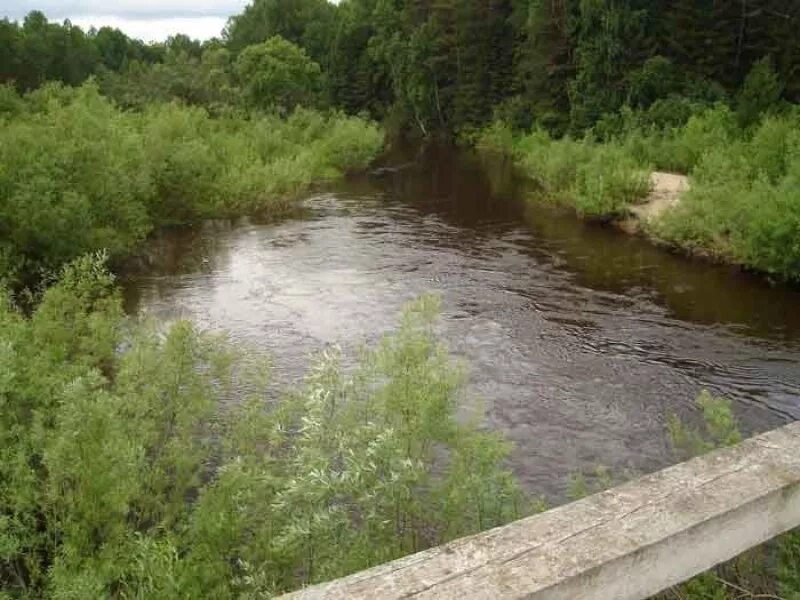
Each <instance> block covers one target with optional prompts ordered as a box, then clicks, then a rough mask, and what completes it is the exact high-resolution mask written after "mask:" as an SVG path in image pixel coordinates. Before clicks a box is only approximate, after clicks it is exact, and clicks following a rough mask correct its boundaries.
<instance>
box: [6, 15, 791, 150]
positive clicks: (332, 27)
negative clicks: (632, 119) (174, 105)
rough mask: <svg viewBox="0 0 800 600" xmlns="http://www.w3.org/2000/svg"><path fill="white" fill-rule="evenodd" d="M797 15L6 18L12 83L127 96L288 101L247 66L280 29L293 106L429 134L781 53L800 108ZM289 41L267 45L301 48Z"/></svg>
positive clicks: (663, 90) (710, 85) (559, 126)
mask: <svg viewBox="0 0 800 600" xmlns="http://www.w3.org/2000/svg"><path fill="white" fill-rule="evenodd" d="M798 25H800V5H798V4H797V3H796V2H793V1H791V0H737V1H735V2H729V1H722V0H700V1H695V0H670V1H667V0H657V1H645V0H344V1H343V2H340V3H339V4H331V3H329V2H328V1H327V0H254V2H253V3H251V4H250V5H249V6H248V7H247V8H246V9H245V10H244V11H243V12H242V13H241V14H239V15H235V16H233V17H231V18H230V20H229V22H228V25H227V27H226V28H225V30H224V31H223V32H222V33H221V37H220V38H219V39H214V40H210V41H206V42H203V43H200V42H197V41H193V40H190V39H189V38H188V37H186V36H176V37H173V38H170V39H169V40H168V41H166V42H165V43H159V44H143V43H142V42H139V41H136V40H131V39H130V38H128V37H127V36H125V35H124V34H122V33H121V32H119V31H118V30H114V29H110V28H102V29H100V30H97V31H94V30H90V31H89V32H83V31H82V30H81V29H80V28H79V27H75V26H73V25H71V24H70V23H69V22H64V23H63V24H54V23H48V21H47V20H46V18H45V17H44V15H43V14H42V13H39V12H34V13H31V14H30V15H28V17H26V18H25V20H24V21H23V22H22V23H12V22H10V21H8V20H6V21H3V22H0V65H2V67H0V68H1V69H2V72H0V81H5V82H9V81H13V82H15V84H16V85H17V86H18V87H19V88H20V89H22V90H29V89H33V88H35V87H37V86H38V85H40V84H41V83H42V82H44V81H46V80H59V81H63V82H64V83H68V84H72V85H74V84H77V83H80V82H82V81H83V80H85V79H86V78H88V77H90V76H96V77H99V78H100V79H101V80H102V81H104V82H105V86H104V90H105V91H106V92H107V93H109V94H110V95H112V97H115V98H117V99H119V100H121V101H122V103H123V104H125V103H127V104H129V105H135V104H136V103H137V102H138V103H141V102H144V101H146V100H148V99H149V98H150V96H152V95H160V97H161V98H163V97H164V96H168V97H173V98H175V97H177V98H180V99H182V100H184V101H186V102H188V103H193V104H204V105H213V106H219V105H220V103H225V102H228V103H235V102H237V101H238V99H239V98H241V97H244V98H246V100H247V101H248V102H251V103H255V104H261V105H263V104H268V103H270V102H273V101H274V98H271V97H270V90H269V85H267V86H259V85H256V86H255V87H252V86H251V88H250V89H247V90H243V89H242V87H246V86H247V85H249V84H250V79H249V78H250V77H251V76H252V75H253V72H252V69H251V70H250V71H247V70H246V69H245V72H242V69H241V68H237V61H238V60H239V59H240V58H241V56H242V55H243V54H246V53H250V54H251V56H250V60H248V61H243V63H241V64H240V67H241V66H242V65H243V64H245V63H249V64H250V65H255V66H258V65H259V62H258V60H253V53H254V51H253V50H252V49H251V47H253V46H263V45H264V44H265V43H267V42H269V40H271V39H272V38H275V37H276V36H279V37H280V38H282V39H283V40H284V41H285V42H288V43H290V44H292V45H294V46H295V47H296V48H295V49H294V53H295V54H298V53H299V55H300V59H298V58H297V56H295V57H294V59H291V58H289V59H287V60H288V62H290V63H291V62H292V60H294V62H298V60H299V62H302V63H304V64H303V67H302V68H299V69H296V70H295V71H292V73H291V75H290V78H296V77H297V76H298V75H299V74H302V76H300V80H301V81H300V82H299V83H298V85H297V86H296V89H295V91H294V92H293V97H292V99H291V100H292V101H297V102H302V103H304V104H305V105H315V106H332V107H337V108H341V109H343V110H346V111H348V112H350V113H352V114H356V113H361V112H367V113H369V114H370V115H371V116H372V117H375V118H379V119H382V120H384V121H385V122H386V123H387V124H390V125H393V126H395V127H396V128H403V127H410V128H413V129H414V130H416V131H418V132H421V133H425V134H430V133H433V132H441V131H444V132H448V133H453V132H461V131H469V130H471V129H475V128H479V127H481V126H483V125H485V124H486V123H487V122H489V121H491V120H492V119H493V118H495V117H497V116H500V117H502V118H504V119H505V120H508V121H510V122H512V123H514V124H515V125H516V126H518V127H520V128H530V127H531V126H532V125H538V126H541V127H544V128H546V129H548V130H549V131H551V133H556V134H563V133H565V132H573V133H575V132H579V131H584V130H586V129H587V128H589V127H591V126H593V125H595V124H596V123H597V122H598V121H599V120H600V119H602V118H603V117H604V116H605V115H609V114H613V113H615V112H617V111H619V110H620V109H621V108H622V107H623V106H630V107H633V108H639V109H646V108H648V107H650V106H652V105H653V104H654V103H657V102H659V101H664V100H666V99H671V100H672V101H673V102H677V100H678V99H684V100H685V101H687V102H688V101H691V102H704V103H708V104H713V103H715V102H725V101H730V100H731V99H733V98H734V97H735V96H736V94H737V93H738V90H739V89H740V88H741V86H742V84H743V82H744V81H745V78H746V76H747V74H748V73H749V72H750V71H751V69H752V67H753V65H754V64H756V63H757V62H758V61H760V60H763V59H765V58H767V57H768V59H769V60H770V61H771V63H772V65H773V66H774V69H775V71H776V73H777V74H778V76H779V79H780V81H781V82H782V89H781V93H782V96H783V98H784V99H785V100H788V101H792V102H796V101H798V100H800V78H799V77H798V70H800V47H798V45H797V44H796V43H795V32H796V30H797V27H798ZM276 44H277V42H275V41H274V40H273V42H271V49H265V48H263V47H262V49H261V50H260V53H261V55H262V56H263V55H265V54H270V53H272V54H275V53H278V55H280V56H284V54H285V55H286V56H291V54H292V51H291V50H287V46H286V45H284V47H282V48H277V47H276ZM306 62H308V63H309V64H305V63H306ZM261 66H262V67H263V63H262V64H261ZM245 81H247V82H248V83H247V85H245V84H244V83H243V82H245ZM240 91H241V92H242V93H239V92H240ZM231 92H233V93H231ZM265 98H266V99H267V100H265Z"/></svg>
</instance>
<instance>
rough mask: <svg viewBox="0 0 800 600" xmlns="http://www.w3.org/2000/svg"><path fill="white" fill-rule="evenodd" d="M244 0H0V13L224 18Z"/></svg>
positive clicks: (58, 16) (62, 16)
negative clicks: (0, 0) (35, 11)
mask: <svg viewBox="0 0 800 600" xmlns="http://www.w3.org/2000/svg"><path fill="white" fill-rule="evenodd" d="M246 4H247V0H116V1H108V0H4V1H3V5H4V6H3V8H2V9H0V14H2V13H5V15H6V16H8V17H11V18H12V19H19V18H22V17H24V16H25V15H26V14H28V13H29V12H30V11H32V10H40V11H42V12H43V13H44V14H46V15H47V16H48V17H49V18H50V19H59V20H60V19H67V18H68V19H77V18H78V17H86V16H92V15H101V16H107V17H118V18H127V19H166V18H191V17H219V18H227V17H229V16H230V15H232V14H235V13H238V12H240V11H241V10H242V9H243V8H244V6H245V5H246Z"/></svg>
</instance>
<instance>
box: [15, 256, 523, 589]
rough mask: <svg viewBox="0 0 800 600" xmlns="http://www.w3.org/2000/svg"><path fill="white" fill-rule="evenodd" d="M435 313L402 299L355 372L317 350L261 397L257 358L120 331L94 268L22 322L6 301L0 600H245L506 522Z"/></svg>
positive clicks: (490, 443)
mask: <svg viewBox="0 0 800 600" xmlns="http://www.w3.org/2000/svg"><path fill="white" fill-rule="evenodd" d="M436 315H437V302H436V300H435V299H434V298H430V297H426V298H422V299H420V300H419V301H417V302H415V303H412V304H411V305H409V306H408V308H407V309H406V310H405V312H404V314H403V317H402V321H401V323H400V325H399V327H398V329H397V330H396V331H395V332H394V333H391V334H389V335H387V336H385V337H384V338H383V340H382V341H381V342H380V343H379V344H377V345H376V346H375V347H374V348H372V349H369V350H368V351H366V352H365V353H364V355H363V356H362V358H361V360H360V363H359V365H358V367H357V368H356V369H355V370H352V369H348V370H347V371H345V370H343V368H342V365H341V359H340V357H339V355H338V354H337V353H336V352H333V351H328V352H326V353H325V354H323V355H321V356H320V357H319V358H318V359H317V360H316V362H315V364H314V365H313V366H312V368H311V369H310V371H309V374H308V377H307V379H306V382H305V385H304V386H303V387H302V388H300V389H298V390H296V391H295V392H293V393H291V394H289V395H288V396H287V397H285V398H283V399H281V400H280V401H275V400H274V394H272V393H271V392H270V391H269V390H270V388H269V378H268V369H267V362H266V360H265V359H264V358H263V357H261V356H259V355H258V353H256V352H252V351H250V352H245V351H244V349H243V348H238V349H237V348H234V347H233V346H231V345H230V344H228V343H227V342H226V341H225V340H224V338H221V337H219V336H212V335H210V334H202V333H199V332H198V331H197V330H195V328H194V327H193V326H192V325H191V324H189V323H176V324H173V325H172V326H170V327H169V328H168V329H167V330H166V331H157V330H156V329H154V328H152V327H148V326H144V325H137V324H135V323H133V322H130V321H127V320H126V319H125V318H124V317H123V314H122V310H121V306H120V298H119V294H118V292H117V291H116V289H115V287H114V284H113V279H112V278H111V277H110V276H109V275H108V273H107V272H106V271H105V269H104V266H103V263H102V260H101V259H100V258H95V257H85V258H82V259H79V260H78V261H77V262H75V263H72V264H70V265H68V266H66V267H65V268H64V269H63V271H62V272H61V276H60V280H59V281H58V282H57V284H55V285H54V286H52V287H50V288H49V289H48V290H47V291H46V292H45V293H44V296H43V297H42V299H41V302H40V303H39V305H38V307H37V308H36V310H35V311H34V312H33V314H32V315H30V316H29V317H25V316H23V315H22V314H20V313H19V312H18V311H17V310H15V309H14V307H13V305H12V304H11V303H10V302H9V301H8V300H5V301H4V302H3V304H2V306H0V408H2V410H0V589H1V590H4V591H5V593H7V594H12V595H13V596H15V597H16V596H19V597H29V598H34V597H36V598H38V597H42V596H47V597H57V598H96V597H104V596H112V595H113V596H117V597H122V598H153V597H158V598H184V597H185V598H198V597H214V598H225V597H234V596H236V597H242V596H243V597H263V596H264V595H268V594H270V593H273V592H277V591H281V590H287V589H290V588H293V587H297V586H299V585H301V584H304V583H308V582H314V581H320V580H324V579H328V578H331V577H336V576H338V575H343V574H345V573H349V572H351V571H355V570H359V569H362V568H365V567H367V566H370V565H374V564H376V563H380V562H383V561H386V560H389V559H392V558H395V557H398V556H401V555H403V554H407V553H409V552H413V551H416V550H420V549H422V548H425V547H427V546H430V545H432V544H438V543H441V542H443V541H445V540H448V539H451V538H453V537H456V536H459V535H463V534H467V533H471V532H475V531H479V530H481V529H485V528H487V527H491V526H493V525H497V524H500V523H503V522H505V521H508V520H510V519H512V518H514V517H516V516H518V515H519V514H520V513H521V511H523V510H524V506H523V505H522V503H521V496H520V494H519V491H518V489H517V487H516V484H515V482H514V480H513V479H512V477H511V476H510V474H509V473H508V472H507V471H505V470H504V469H503V468H502V467H501V464H502V462H503V460H504V458H505V456H506V454H507V451H508V447H507V444H505V443H504V442H503V441H501V439H500V438H499V437H497V436H496V435H494V434H491V433H483V432H480V431H478V429H477V428H476V426H475V425H474V424H472V423H474V422H476V421H475V419H465V418H463V415H461V416H460V418H459V419H458V420H457V419H456V415H455V413H456V408H457V405H458V404H459V402H458V400H459V398H460V397H461V395H462V385H461V383H462V377H461V372H460V369H458V368H457V367H455V366H453V365H452V364H451V361H450V359H449V358H448V355H447V352H446V350H445V348H443V347H442V345H441V344H440V343H439V342H438V341H437V340H436V338H435V336H434V333H433V331H434V324H435V318H436ZM270 398H272V399H270ZM226 400H232V402H226ZM224 406H229V407H230V406H233V407H231V408H224ZM0 596H3V592H0Z"/></svg>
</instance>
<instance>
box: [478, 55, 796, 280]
mask: <svg viewBox="0 0 800 600" xmlns="http://www.w3.org/2000/svg"><path fill="white" fill-rule="evenodd" d="M759 68H760V67H758V66H757V67H756V69H759ZM759 89H762V90H763V88H759ZM743 105H744V107H746V108H745V109H744V110H743V111H739V112H737V111H734V110H732V109H730V108H729V107H727V106H726V105H723V104H720V105H716V106H714V107H711V108H706V107H694V112H693V113H692V114H691V116H690V117H689V118H688V119H687V120H686V123H685V124H682V125H665V124H663V123H662V124H660V125H659V124H652V123H651V122H649V118H650V115H649V114H646V113H643V112H641V111H627V112H624V113H623V114H622V115H620V116H619V117H617V118H615V119H608V120H606V121H604V122H601V123H599V124H598V126H597V127H596V128H595V129H593V130H591V131H590V132H589V133H588V134H587V135H586V136H585V137H583V138H581V139H577V140H576V139H572V138H570V137H564V138H561V139H553V138H551V137H550V136H549V135H548V134H547V133H546V132H544V131H542V130H536V131H534V132H533V133H529V134H516V133H514V132H513V131H511V130H510V128H509V127H508V126H507V125H505V124H503V123H500V122H497V123H495V124H493V125H492V126H490V127H487V128H486V129H485V130H484V131H483V132H482V133H481V135H480V136H479V138H478V145H479V146H481V147H483V148H486V149H491V150H499V151H501V152H503V153H506V154H509V155H511V156H513V158H514V159H515V161H516V162H517V164H519V165H520V167H521V168H522V169H523V170H524V171H525V172H526V173H527V174H529V175H530V176H532V177H533V178H535V179H537V180H538V181H539V182H540V183H541V185H542V188H543V190H544V191H545V192H546V193H547V194H548V195H550V196H554V197H557V198H559V199H562V200H564V201H566V202H568V203H569V204H571V205H573V206H574V207H575V208H576V209H577V210H578V211H579V212H580V213H582V214H587V215H590V216H600V217H609V216H612V217H613V216H624V215H625V214H626V213H627V212H628V209H629V208H630V206H631V205H632V204H635V203H637V202H640V201H642V200H644V199H645V197H646V196H647V194H648V192H649V181H648V174H649V172H650V171H651V170H653V169H657V170H667V171H678V172H683V173H687V174H689V175H690V182H691V189H690V190H689V192H687V193H685V194H683V196H682V198H681V201H680V203H679V204H678V205H677V206H676V207H674V208H672V209H670V210H668V211H666V212H665V213H664V214H663V216H662V217H661V218H659V219H657V220H655V221H653V222H651V223H649V224H648V227H649V231H648V233H649V234H650V235H651V236H652V237H654V238H655V239H657V240H661V241H663V242H667V243H669V244H671V245H673V246H677V247H679V248H683V249H685V250H686V251H688V252H691V253H697V254H704V255H707V256H712V257H715V258H719V259H723V260H726V261H729V262H734V263H739V264H743V265H746V266H748V267H751V268H754V269H757V270H759V271H763V272H765V273H768V274H771V275H775V276H777V277H779V278H784V279H798V278H800V195H798V190H800V111H798V110H797V109H788V108H786V109H783V110H774V111H767V112H766V113H763V115H762V116H761V117H759V118H758V119H756V120H755V121H754V122H753V121H752V118H751V117H750V116H749V115H750V106H751V103H750V101H749V100H748V101H743ZM773 106H774V105H773ZM743 121H744V122H745V123H747V125H746V126H743Z"/></svg>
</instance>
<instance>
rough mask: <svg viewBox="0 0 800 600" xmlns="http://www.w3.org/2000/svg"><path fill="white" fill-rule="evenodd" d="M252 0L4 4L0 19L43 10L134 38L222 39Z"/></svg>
mask: <svg viewBox="0 0 800 600" xmlns="http://www.w3.org/2000/svg"><path fill="white" fill-rule="evenodd" d="M248 3H249V1H248V0H0V17H8V18H10V19H12V20H20V19H22V18H23V17H24V16H25V15H26V14H28V13H29V12H30V11H32V10H41V11H42V12H43V13H44V14H45V15H47V17H48V18H49V19H50V20H51V21H63V20H64V19H69V20H70V21H72V22H73V23H74V24H75V25H80V26H81V27H83V28H85V29H88V28H89V27H91V26H95V27H102V26H103V25H110V26H111V27H118V28H119V29H121V30H122V31H124V32H125V33H127V34H128V35H129V36H131V37H135V38H140V39H143V40H145V41H161V40H164V39H166V38H167V37H169V36H170V35H174V34H176V33H185V34H187V35H189V36H191V37H193V38H199V39H208V38H211V37H215V36H218V35H219V34H220V32H221V31H222V28H223V27H224V26H225V22H226V21H227V20H228V17H229V16H231V15H233V14H236V13H239V12H241V10H242V9H243V8H244V7H245V6H246V5H247V4H248Z"/></svg>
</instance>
